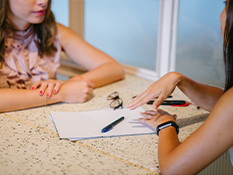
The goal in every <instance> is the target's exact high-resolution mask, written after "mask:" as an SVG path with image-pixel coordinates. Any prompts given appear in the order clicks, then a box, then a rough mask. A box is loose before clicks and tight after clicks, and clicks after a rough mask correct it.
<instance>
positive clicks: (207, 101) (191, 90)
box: [177, 74, 224, 111]
mask: <svg viewBox="0 0 233 175" xmlns="http://www.w3.org/2000/svg"><path fill="white" fill-rule="evenodd" d="M179 77H180V78H179V82H178V84H177V87H178V88H179V89H180V90H181V91H182V92H183V93H184V94H185V95H186V96H187V97H188V98H189V99H190V100H191V101H192V102H194V103H195V104H197V105H199V106H200V107H201V108H203V109H205V110H207V111H211V110H212V108H213V107H214V105H215V104H216V102H217V101H218V100H219V98H220V97H221V96H222V94H223V93H224V91H223V90H222V89H220V88H217V87H214V86H209V85H206V84H203V83H199V82H196V81H194V80H192V79H190V78H188V77H186V76H184V75H182V74H180V75H179Z"/></svg>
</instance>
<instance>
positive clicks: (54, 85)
mask: <svg viewBox="0 0 233 175" xmlns="http://www.w3.org/2000/svg"><path fill="white" fill-rule="evenodd" d="M62 84H63V81H61V80H52V79H50V80H47V81H37V82H35V83H34V84H33V85H32V89H37V88H40V89H39V94H40V95H44V93H45V91H46V96H47V97H51V95H52V94H56V93H57V92H58V91H59V89H60V87H61V85H62Z"/></svg>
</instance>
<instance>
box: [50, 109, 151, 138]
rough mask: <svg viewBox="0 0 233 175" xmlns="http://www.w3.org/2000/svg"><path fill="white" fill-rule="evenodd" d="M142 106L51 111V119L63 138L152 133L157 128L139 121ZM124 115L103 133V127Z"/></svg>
mask: <svg viewBox="0 0 233 175" xmlns="http://www.w3.org/2000/svg"><path fill="white" fill-rule="evenodd" d="M143 111H144V110H143V109H142V108H137V109H135V110H129V109H117V110H113V109H101V110H94V111H84V112H55V111H53V112H51V119H52V121H53V123H54V125H55V128H56V130H57V132H58V135H59V137H60V138H61V139H69V140H73V141H74V140H83V139H92V138H103V137H114V136H127V135H138V134H152V133H155V130H154V129H152V128H150V127H149V126H147V125H145V124H143V123H141V122H139V121H138V118H141V115H140V112H143ZM122 116H124V117H125V118H124V120H123V121H121V122H120V123H118V124H117V125H115V126H114V127H113V128H112V129H111V130H110V131H108V132H105V133H102V132H101V131H102V129H103V128H104V127H105V126H107V125H109V124H110V123H112V122H113V121H115V120H117V119H118V118H120V117H122Z"/></svg>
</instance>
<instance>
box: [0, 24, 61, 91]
mask: <svg viewBox="0 0 233 175" xmlns="http://www.w3.org/2000/svg"><path fill="white" fill-rule="evenodd" d="M36 40H37V37H36V35H34V30H33V25H32V26H31V27H29V29H27V30H26V31H13V30H9V31H8V32H7V36H6V38H5V57H4V61H3V62H2V63H1V62H0V88H12V89H30V88H31V86H32V85H33V84H34V83H35V82H36V81H41V80H48V79H56V71H57V68H58V67H59V66H60V53H61V46H60V33H59V32H58V34H57V36H56V40H55V42H54V45H55V47H56V48H57V52H56V53H55V54H54V56H51V57H47V56H43V57H41V56H39V54H38V48H37V46H36V42H35V41H36Z"/></svg>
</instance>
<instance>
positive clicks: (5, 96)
mask: <svg viewBox="0 0 233 175" xmlns="http://www.w3.org/2000/svg"><path fill="white" fill-rule="evenodd" d="M92 90H93V84H92V83H89V82H87V81H85V80H83V81H68V82H65V83H63V84H62V85H61V87H60V89H59V92H58V93H56V94H54V93H51V94H50V97H48V96H47V93H43V94H42V95H38V94H39V91H40V89H35V90H26V89H0V99H1V102H0V112H7V111H14V110H20V109H26V108H32V107H37V106H45V105H48V104H53V103H58V102H68V103H82V102H85V101H86V100H87V99H88V98H89V97H90V95H91V94H92Z"/></svg>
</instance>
